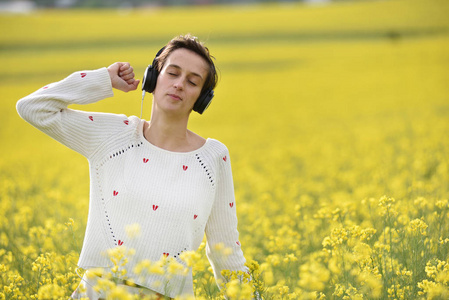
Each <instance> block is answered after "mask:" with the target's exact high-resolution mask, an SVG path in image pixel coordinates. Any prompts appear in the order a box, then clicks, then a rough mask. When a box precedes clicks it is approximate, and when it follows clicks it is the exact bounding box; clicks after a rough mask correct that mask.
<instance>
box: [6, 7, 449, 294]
mask: <svg viewBox="0 0 449 300" xmlns="http://www.w3.org/2000/svg"><path fill="white" fill-rule="evenodd" d="M448 13H449V2H448V1H445V0H431V1H424V0H423V1H417V0H411V1H405V0H403V1H355V2H338V3H335V4H331V5H328V6H306V5H300V4H293V3H292V4H288V5H287V4H284V5H275V4H271V5H263V6H261V5H253V6H216V7H198V8H187V7H183V8H163V9H162V8H160V9H139V10H107V11H106V10H92V11H84V10H80V11H64V10H62V11H61V10H49V11H37V12H35V13H33V14H30V15H0V28H1V29H0V63H1V66H2V72H1V73H0V92H1V95H2V101H1V103H0V118H1V120H2V123H3V126H2V127H1V129H0V138H1V141H2V142H1V145H0V151H1V153H2V156H1V158H0V180H1V181H0V184H1V186H0V197H1V198H0V245H1V248H0V286H2V290H0V299H16V298H17V299H18V298H21V297H22V299H29V298H33V297H34V298H37V297H38V292H39V293H40V294H39V297H40V298H47V297H49V296H50V295H52V296H54V298H63V299H65V298H67V296H69V295H70V293H71V292H72V291H73V289H74V287H75V286H76V285H77V283H78V281H79V278H78V277H77V275H76V274H75V273H74V272H75V271H74V270H75V268H76V261H77V258H78V251H79V249H80V246H81V244H82V239H83V234H84V229H85V222H86V219H87V210H88V195H89V192H88V188H89V186H88V184H89V178H88V175H89V174H88V166H87V163H86V162H85V160H84V158H83V157H81V156H80V155H78V154H76V153H73V152H71V151H70V150H68V149H65V148H64V147H63V146H62V145H60V144H58V143H57V142H55V141H53V140H51V139H50V138H48V137H46V136H45V135H43V134H42V133H40V132H38V131H37V130H36V129H34V128H32V127H31V126H30V125H28V124H26V123H25V122H24V121H23V120H21V119H20V118H19V116H18V115H17V113H16V111H15V103H16V101H17V100H18V99H20V98H21V97H23V96H25V95H27V94H29V93H31V92H33V91H34V90H36V89H38V88H40V87H41V86H43V85H45V84H47V83H49V82H53V81H57V80H60V79H62V78H64V77H65V76H67V75H69V74H70V73H72V72H74V71H77V70H83V69H96V68H100V67H103V66H108V65H109V64H111V63H113V62H115V61H129V62H131V64H132V65H133V66H134V67H135V69H136V73H137V74H142V73H143V71H144V69H145V67H146V66H147V65H148V64H149V63H151V61H152V59H153V57H154V55H155V53H156V52H157V50H159V48H161V47H162V46H163V45H164V43H166V42H167V41H168V40H169V39H170V38H172V37H173V36H175V35H178V34H181V33H187V32H191V33H193V34H195V35H197V36H199V37H200V38H201V39H202V40H204V41H206V43H207V45H208V46H209V48H210V50H211V52H212V54H213V55H214V56H215V57H216V58H217V61H216V63H217V66H218V68H219V69H220V72H221V79H220V82H219V85H218V87H217V89H216V97H215V99H214V101H213V104H212V105H211V106H210V108H209V109H208V111H207V112H206V113H205V114H204V116H199V115H193V116H192V118H191V123H190V127H191V129H192V130H193V131H195V132H197V133H199V134H200V135H202V136H204V137H213V138H216V139H219V140H220V141H222V142H224V143H225V144H226V145H227V146H228V148H229V149H230V152H231V156H232V162H233V170H234V180H235V186H236V196H237V210H238V214H239V230H240V234H241V242H242V248H243V250H244V253H245V255H246V257H247V259H248V260H249V261H252V260H254V261H255V262H257V264H253V265H252V269H253V270H254V275H256V276H255V277H257V278H258V279H257V280H260V281H258V282H259V283H260V286H259V287H258V289H259V291H262V292H261V293H262V296H263V297H264V298H265V299H318V298H319V299H390V298H391V299H419V298H422V299H447V298H449V260H448V259H449V224H448V216H449V204H448V199H449V139H448V137H447V136H448V132H449V84H448V82H449V71H448V70H449V19H448V18H447V16H448ZM150 98H151V97H149V96H147V98H146V107H145V109H144V118H147V119H148V118H149V112H150V111H149V108H150ZM75 108H79V109H84V110H95V111H107V112H114V113H125V114H127V115H139V114H140V92H134V93H129V94H124V93H121V92H116V93H115V97H114V98H112V99H108V100H104V101H102V102H100V103H97V104H93V105H89V106H87V107H86V106H85V107H75ZM70 218H71V219H73V220H74V222H73V223H72V222H71V221H69V219H70ZM66 223H67V224H66ZM200 253H201V254H203V253H202V252H200ZM257 265H258V266H257ZM207 266H208V264H207V261H206V259H205V257H204V255H202V258H201V261H200V262H198V263H197V264H196V267H195V272H196V274H197V275H196V279H197V283H196V288H197V296H198V299H201V297H204V298H206V299H209V298H214V297H220V295H219V293H218V291H217V289H216V288H215V286H214V285H215V283H214V282H213V278H212V277H213V276H212V273H211V272H210V270H208V268H207ZM257 274H260V276H257ZM244 288H245V287H238V288H236V287H233V288H232V289H231V288H229V289H228V290H226V291H224V293H227V295H228V296H229V298H231V299H237V298H239V296H238V295H239V292H242V293H243V292H244V291H243V290H244ZM64 297H65V298H64ZM240 298H241V297H240Z"/></svg>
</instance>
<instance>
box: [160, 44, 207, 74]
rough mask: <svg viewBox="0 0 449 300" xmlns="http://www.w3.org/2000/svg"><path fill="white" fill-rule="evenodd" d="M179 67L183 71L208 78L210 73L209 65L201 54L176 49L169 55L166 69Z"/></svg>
mask: <svg viewBox="0 0 449 300" xmlns="http://www.w3.org/2000/svg"><path fill="white" fill-rule="evenodd" d="M173 65H174V66H177V67H179V68H181V69H182V70H183V71H187V72H189V73H196V74H199V75H201V76H202V77H203V78H206V76H207V73H208V71H209V65H208V64H207V62H206V60H205V59H204V58H202V57H201V56H200V55H199V54H196V53H195V52H193V51H191V50H188V49H184V48H181V49H176V50H174V51H173V52H172V53H170V55H168V57H167V60H166V61H165V67H169V66H173Z"/></svg>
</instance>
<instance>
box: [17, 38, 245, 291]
mask: <svg viewBox="0 0 449 300" xmlns="http://www.w3.org/2000/svg"><path fill="white" fill-rule="evenodd" d="M152 67H154V68H155V69H156V70H157V71H156V73H155V74H153V80H155V88H154V90H153V91H152V92H153V107H152V114H151V120H150V121H145V120H142V119H139V118H138V117H135V116H131V117H126V116H125V115H116V114H109V113H94V112H84V111H75V110H72V109H68V108H67V106H68V105H70V104H89V103H94V102H96V101H99V100H102V99H104V98H108V97H112V96H113V92H112V89H113V88H115V89H118V90H121V91H124V92H128V91H133V90H136V89H137V86H138V84H139V80H136V79H135V78H134V73H133V69H132V67H131V66H130V65H129V64H128V63H114V64H112V65H111V66H109V67H108V68H107V69H106V68H102V69H99V70H95V71H82V72H76V73H73V74H72V75H70V76H69V77H67V78H65V79H64V80H62V81H60V82H56V83H53V84H50V85H47V86H44V87H43V88H41V89H40V90H38V91H36V92H34V93H32V94H31V95H29V96H27V97H25V98H23V99H21V100H20V101H19V102H18V103H17V110H18V112H19V114H20V116H21V117H22V118H23V119H25V120H26V121H28V122H29V123H31V124H32V125H33V126H35V127H37V128H38V129H40V130H42V131H43V132H45V133H46V134H48V135H49V136H51V137H53V138H54V139H56V140H58V141H59V142H61V143H63V144H64V145H66V146H68V147H70V148H71V149H73V150H75V151H77V152H79V153H81V154H82V155H84V156H85V157H86V158H87V159H88V161H89V167H90V176H91V178H90V183H91V192H90V202H89V215H88V221H87V227H86V233H85V237H84V242H83V248H82V251H81V254H80V258H79V262H78V264H79V266H80V267H81V268H84V269H87V270H92V269H94V268H95V269H98V268H100V269H103V270H107V269H108V268H111V261H110V260H109V259H108V257H107V256H106V255H105V253H107V251H108V249H113V248H116V247H126V248H127V249H134V250H135V254H134V255H133V256H132V257H130V258H129V262H128V264H127V265H126V268H127V271H128V274H127V278H128V279H129V280H130V281H133V282H134V283H136V284H137V287H129V289H128V290H129V291H131V292H133V293H134V292H135V293H143V294H146V293H153V292H154V293H158V295H161V296H162V295H163V296H167V297H171V298H174V297H176V296H178V295H193V283H192V273H191V271H189V273H188V274H187V275H186V276H183V275H176V276H172V277H170V279H169V280H167V278H165V277H164V276H163V275H158V274H148V273H145V274H136V273H134V272H133V270H134V269H135V266H136V265H137V264H138V263H139V262H141V261H143V260H150V261H158V260H160V259H161V258H162V259H163V258H164V257H165V258H171V259H174V260H176V261H177V262H179V263H181V264H184V262H183V261H182V260H181V259H180V256H182V253H183V252H185V251H192V250H193V251H194V250H196V249H198V247H199V246H200V244H201V241H202V239H203V236H204V233H206V239H207V245H206V254H207V256H208V258H209V261H210V263H211V265H212V267H213V270H214V274H215V278H216V279H217V280H221V279H222V276H221V273H220V272H221V270H224V269H228V270H235V271H237V270H242V271H246V267H245V266H244V263H245V258H244V256H243V253H242V251H241V248H240V242H239V240H238V231H237V216H236V207H235V200H234V188H233V181H232V173H231V165H230V159H229V153H228V150H227V148H226V147H225V146H224V145H223V144H222V143H220V142H218V141H217V140H214V139H210V138H208V139H204V138H202V137H201V136H199V135H197V134H195V133H193V132H191V131H190V130H188V129H187V124H188V120H189V116H190V113H191V111H192V109H193V107H194V105H195V103H196V101H197V99H198V98H199V97H200V98H201V97H202V96H204V95H205V93H206V94H208V95H209V96H206V98H207V99H206V100H209V101H210V99H211V97H212V96H213V92H211V91H212V90H213V88H214V87H215V84H216V80H217V75H216V72H215V67H214V64H213V61H212V59H211V56H210V55H209V52H208V49H207V48H206V47H204V46H203V45H202V44H201V43H200V42H199V41H198V40H197V38H195V37H192V36H190V35H186V36H179V37H176V38H174V39H172V40H171V41H170V42H169V43H168V44H167V46H166V47H164V48H163V50H162V51H161V52H160V53H158V56H157V57H156V58H155V61H154V62H153V66H152ZM154 76H156V77H154ZM145 81H146V80H145ZM145 86H146V84H145ZM150 91H151V89H150ZM203 100H204V99H203ZM203 109H204V107H203ZM201 112H202V111H201ZM136 224H137V226H138V227H139V228H140V235H139V236H137V237H133V238H131V237H130V236H128V235H127V234H126V228H127V226H130V225H133V226H134V225H136ZM218 244H224V246H225V247H227V248H231V249H232V254H230V255H229V256H223V255H221V253H220V252H219V251H217V250H215V249H216V248H217V247H216V245H218ZM87 273H89V272H87ZM92 273H93V272H91V274H90V276H85V277H84V278H83V280H82V282H81V284H80V286H82V287H83V289H78V290H77V291H75V293H74V295H73V297H74V298H77V297H81V296H84V297H85V296H88V297H90V299H99V298H103V297H105V295H104V294H102V293H97V292H96V291H95V290H94V289H93V288H92V286H93V285H95V283H96V282H97V280H98V277H97V276H96V275H95V274H94V275H95V276H94V275H92ZM119 283H120V284H123V285H125V286H126V281H123V280H122V281H119ZM82 290H86V292H80V291H82Z"/></svg>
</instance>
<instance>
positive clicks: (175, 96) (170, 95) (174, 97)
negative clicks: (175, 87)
mask: <svg viewBox="0 0 449 300" xmlns="http://www.w3.org/2000/svg"><path fill="white" fill-rule="evenodd" d="M168 96H169V97H170V98H172V99H173V100H179V101H182V98H181V97H179V96H178V95H176V94H168Z"/></svg>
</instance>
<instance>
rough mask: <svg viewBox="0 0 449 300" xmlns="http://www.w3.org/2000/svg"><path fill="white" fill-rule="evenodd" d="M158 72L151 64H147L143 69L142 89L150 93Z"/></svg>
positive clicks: (153, 87)
mask: <svg viewBox="0 0 449 300" xmlns="http://www.w3.org/2000/svg"><path fill="white" fill-rule="evenodd" d="M158 75H159V72H158V70H157V68H155V67H154V66H153V65H149V66H148V67H147V69H146V70H145V73H144V75H143V80H142V90H145V91H146V92H148V93H152V92H153V91H154V89H155V88H156V83H157V77H158Z"/></svg>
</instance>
